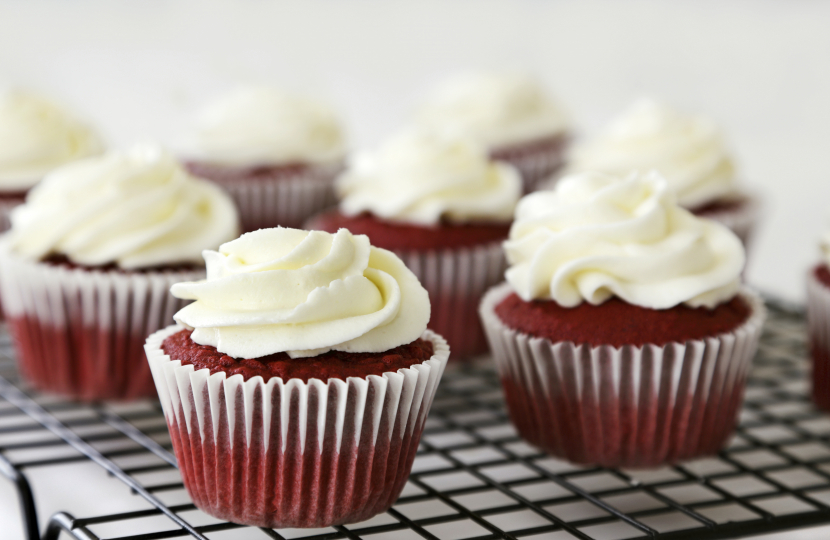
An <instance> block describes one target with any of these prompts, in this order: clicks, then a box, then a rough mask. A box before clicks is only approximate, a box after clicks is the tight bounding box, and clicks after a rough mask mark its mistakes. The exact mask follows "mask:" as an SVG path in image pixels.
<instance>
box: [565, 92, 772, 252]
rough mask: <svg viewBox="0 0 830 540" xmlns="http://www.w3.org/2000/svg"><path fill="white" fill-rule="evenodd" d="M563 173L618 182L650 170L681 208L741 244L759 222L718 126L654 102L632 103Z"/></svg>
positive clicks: (579, 151) (576, 154) (755, 201)
mask: <svg viewBox="0 0 830 540" xmlns="http://www.w3.org/2000/svg"><path fill="white" fill-rule="evenodd" d="M568 169H569V171H570V172H579V171H602V172H605V173H608V174H613V175H617V176H621V177H622V176H625V175H627V174H628V173H629V172H631V171H635V170H638V171H641V172H648V171H650V170H652V169H655V170H657V171H659V172H660V174H661V175H662V176H663V177H664V178H665V179H666V180H667V181H668V183H669V187H670V188H671V189H672V190H674V192H675V194H676V196H677V202H678V203H679V204H680V205H681V206H682V207H684V208H686V209H687V210H689V211H690V212H692V213H693V214H695V215H697V216H700V217H705V218H709V219H713V220H715V221H719V222H720V223H723V224H724V225H726V226H727V227H729V228H730V229H732V231H733V232H734V233H735V234H737V235H738V237H739V238H740V239H741V241H742V242H743V243H744V245H746V244H747V242H748V241H749V238H750V236H751V233H752V231H753V228H754V226H755V223H756V222H757V220H758V213H759V201H758V199H757V197H755V196H753V195H752V194H750V193H749V192H747V191H746V190H745V189H744V188H742V187H741V185H740V184H739V182H738V180H737V176H736V172H735V165H734V163H733V160H732V156H731V155H730V152H729V150H728V148H727V146H726V143H725V142H724V139H723V135H722V134H721V131H720V129H719V128H718V126H717V125H716V124H715V123H714V122H713V121H712V120H711V119H709V118H706V117H703V116H696V115H692V114H688V113H685V112H681V111H678V110H676V109H673V108H671V107H669V106H668V105H665V104H663V103H659V102H657V101H654V100H650V99H642V100H640V101H637V102H636V103H634V104H633V105H632V106H631V107H630V108H628V109H627V110H626V111H624V112H623V113H622V114H621V115H620V116H619V117H618V118H616V119H615V120H613V121H612V122H611V124H610V125H609V126H608V127H607V128H606V129H605V130H604V131H602V132H601V133H600V134H599V136H598V137H596V138H595V139H593V140H591V141H588V142H587V143H586V144H584V145H582V146H580V147H578V148H576V149H575V151H574V152H573V155H572V156H571V159H570V162H569V165H568Z"/></svg>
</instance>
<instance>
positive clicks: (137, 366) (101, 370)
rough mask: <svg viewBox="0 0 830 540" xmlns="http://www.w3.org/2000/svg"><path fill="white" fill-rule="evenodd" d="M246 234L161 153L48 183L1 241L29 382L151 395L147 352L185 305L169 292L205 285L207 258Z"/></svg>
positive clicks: (67, 171) (96, 396)
mask: <svg viewBox="0 0 830 540" xmlns="http://www.w3.org/2000/svg"><path fill="white" fill-rule="evenodd" d="M237 230H238V224H237V216H236V210H235V209H234V207H233V203H232V201H231V200H230V198H228V197H227V195H225V194H224V193H223V192H222V191H221V190H220V189H218V188H216V187H215V186H213V185H212V184H209V183H207V182H202V181H198V180H196V179H194V178H192V177H190V176H188V175H187V173H185V172H184V171H183V170H182V169H181V168H179V167H178V165H177V164H176V162H175V160H173V158H172V157H171V156H170V155H168V154H166V153H164V152H162V151H160V150H159V149H156V148H152V147H151V148H136V149H134V150H132V151H130V152H125V153H113V154H110V155H106V156H103V157H100V158H90V159H87V160H83V161H79V162H77V163H75V164H72V165H67V166H64V167H61V168H59V169H56V170H55V171H54V172H52V173H50V174H49V175H47V177H46V178H45V179H44V180H43V181H42V182H41V183H40V184H38V186H36V187H35V188H33V189H32V191H31V193H30V194H29V196H28V197H27V200H26V204H24V205H23V206H20V207H18V208H17V209H16V210H15V211H14V212H13V213H12V228H11V231H10V232H9V233H7V234H6V235H4V236H3V237H2V241H0V287H2V295H3V299H4V308H5V310H6V315H7V319H8V324H9V331H10V333H11V335H12V338H13V341H14V344H15V348H16V350H17V360H18V363H19V366H20V371H21V373H22V374H23V376H24V378H25V379H26V380H27V382H29V383H30V384H32V385H33V386H35V387H36V388H38V389H39V390H43V391H47V392H54V393H58V394H61V395H64V396H67V397H71V398H74V399H79V400H83V401H93V400H102V399H134V398H138V397H145V396H149V395H152V393H153V381H152V377H151V375H150V371H149V369H147V366H146V364H145V362H144V361H143V347H142V346H143V344H144V339H145V338H146V336H147V334H149V333H151V332H154V331H156V330H158V329H159V328H163V327H164V326H165V325H166V324H167V323H168V321H170V320H172V316H173V314H174V313H175V312H176V311H177V310H178V309H179V308H181V307H182V306H183V305H184V302H182V301H180V300H177V299H175V298H173V297H172V296H170V294H169V289H170V287H171V286H172V285H173V284H174V283H176V282H178V281H189V280H193V279H197V278H198V277H200V276H202V275H204V271H203V270H202V268H201V265H200V264H199V260H200V258H201V251H202V249H203V248H206V247H211V246H217V245H219V244H220V243H221V242H223V241H224V240H226V239H228V238H232V237H233V236H234V235H235V234H236V233H237Z"/></svg>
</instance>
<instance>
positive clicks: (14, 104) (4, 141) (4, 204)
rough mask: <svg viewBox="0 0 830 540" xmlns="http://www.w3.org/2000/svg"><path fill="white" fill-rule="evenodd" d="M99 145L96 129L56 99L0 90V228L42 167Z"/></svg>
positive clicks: (72, 158)
mask: <svg viewBox="0 0 830 540" xmlns="http://www.w3.org/2000/svg"><path fill="white" fill-rule="evenodd" d="M101 151H102V145H101V141H100V139H99V138H98V136H97V135H96V134H95V132H94V131H93V130H92V129H91V128H90V127H89V126H87V125H86V124H84V123H82V122H80V121H79V120H77V119H75V118H74V117H72V116H71V115H69V114H68V113H67V112H66V111H64V110H62V109H61V108H60V107H59V106H57V105H55V104H54V103H51V102H50V101H48V100H46V99H44V98H42V97H40V96H38V95H35V94H31V93H28V92H23V91H20V90H10V91H5V92H0V231H5V230H7V229H8V228H9V213H10V212H11V210H12V208H14V207H15V206H18V205H20V204H23V200H24V198H25V197H26V193H27V192H28V191H29V190H30V189H31V188H32V186H34V185H35V184H37V183H38V182H39V181H40V180H41V179H42V178H43V177H44V175H46V173H48V172H49V171H51V170H52V169H54V168H56V167H59V166H61V165H64V164H66V163H69V162H72V161H75V160H78V159H83V158H85V157H89V156H93V155H96V154H100V153H101Z"/></svg>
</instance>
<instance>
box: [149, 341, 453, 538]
mask: <svg viewBox="0 0 830 540" xmlns="http://www.w3.org/2000/svg"><path fill="white" fill-rule="evenodd" d="M181 329H182V328H181V327H179V326H175V325H174V326H171V327H168V328H165V329H164V330H160V331H159V332H156V333H155V334H153V335H151V336H150V337H149V338H147V344H146V345H145V350H146V353H147V359H148V361H149V365H150V368H151V370H152V372H153V378H154V379H155V382H156V388H157V389H158V394H159V398H160V399H161V404H162V407H163V408H164V415H165V418H166V420H167V424H168V427H169V428H170V434H171V437H172V439H173V447H174V450H175V452H176V459H177V460H178V463H179V468H180V470H181V473H182V478H183V479H184V484H185V487H186V488H187V490H188V493H190V496H191V497H192V498H193V501H194V503H195V504H196V505H197V506H198V507H199V508H201V509H202V510H203V511H205V512H207V513H209V514H211V515H213V516H215V517H218V518H221V519H226V520H230V521H233V522H236V523H243V524H247V525H256V526H260V527H276V528H282V527H306V528H307V527H324V526H329V525H337V524H343V523H354V522H358V521H363V520H365V519H368V518H370V517H372V516H374V515H376V514H378V513H380V512H383V511H385V510H386V509H388V508H389V507H390V506H391V505H392V504H393V503H394V502H395V500H396V499H397V498H398V496H399V494H400V492H401V490H402V489H403V487H404V484H405V483H406V479H407V478H408V476H409V472H410V470H411V468H412V462H413V460H414V458H415V453H416V451H417V449H418V444H419V441H420V438H421V432H422V431H423V428H424V422H425V420H426V417H427V414H428V413H429V408H430V406H431V405H432V400H433V398H434V397H435V391H436V388H437V386H438V382H439V381H440V379H441V375H442V374H443V371H444V368H445V367H446V364H447V360H448V358H449V348H448V347H447V343H446V341H444V339H443V338H441V336H438V335H436V334H434V333H433V332H430V331H426V332H425V333H424V334H423V336H422V338H424V339H426V340H429V341H431V342H432V343H433V346H434V354H433V356H432V358H431V359H429V360H427V361H426V362H423V363H421V364H415V365H413V366H412V367H410V368H407V369H400V370H398V371H397V372H396V373H393V372H388V373H384V374H383V375H382V376H375V375H369V376H368V377H366V378H365V379H363V378H358V377H349V378H348V379H346V380H345V381H344V380H342V379H329V381H328V382H327V383H323V382H322V381H320V380H319V379H310V380H309V381H308V383H305V382H303V381H302V380H301V379H289V380H287V381H283V379H282V378H279V377H276V378H272V379H270V380H269V381H268V382H267V383H266V382H263V379H262V377H259V376H257V377H252V378H251V379H249V380H248V381H243V377H242V375H233V376H231V377H228V376H226V374H225V373H224V372H219V373H215V374H213V375H211V374H210V371H209V370H208V369H200V370H196V369H194V367H193V366H192V365H182V363H181V362H180V361H179V360H174V359H171V358H170V356H168V355H166V354H164V352H163V351H162V349H161V344H162V342H163V341H164V339H165V338H166V337H168V336H170V335H172V334H174V333H175V332H178V331H180V330H181Z"/></svg>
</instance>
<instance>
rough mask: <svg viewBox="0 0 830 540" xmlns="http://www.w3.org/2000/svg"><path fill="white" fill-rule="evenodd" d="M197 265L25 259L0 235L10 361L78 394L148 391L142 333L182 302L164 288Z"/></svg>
mask: <svg viewBox="0 0 830 540" xmlns="http://www.w3.org/2000/svg"><path fill="white" fill-rule="evenodd" d="M203 277H204V271H202V270H189V271H182V270H177V271H173V270H171V271H149V272H124V271H121V270H117V269H116V270H96V269H87V268H79V267H71V266H67V265H64V264H50V263H44V262H33V261H27V260H24V259H22V258H20V257H18V256H16V255H15V254H13V253H11V252H10V250H9V249H8V246H7V245H6V244H5V243H4V242H2V241H0V294H2V296H3V301H4V309H5V311H6V316H7V320H8V324H9V331H10V333H11V336H12V340H13V342H14V344H15V347H16V352H17V363H18V366H19V367H20V371H21V373H22V374H23V376H24V378H25V380H26V381H27V382H28V383H29V384H31V385H32V386H34V387H35V388H37V389H39V390H42V391H46V392H53V393H57V394H61V395H63V396H66V397H69V398H72V399H77V400H81V401H97V400H104V399H117V400H127V399H134V398H139V397H147V396H152V395H153V381H152V377H151V375H150V372H149V370H148V369H147V366H146V365H145V362H144V361H143V350H142V345H143V342H144V338H145V337H146V336H147V335H148V334H150V333H151V332H154V331H156V330H158V329H159V328H162V327H164V325H165V324H167V323H168V321H172V320H173V314H174V313H176V311H178V310H179V309H181V308H182V307H184V305H185V304H186V302H185V301H183V300H179V299H177V298H174V297H173V296H172V295H171V294H170V287H171V286H172V285H173V284H174V283H177V282H180V281H193V280H196V279H201V278H203Z"/></svg>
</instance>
